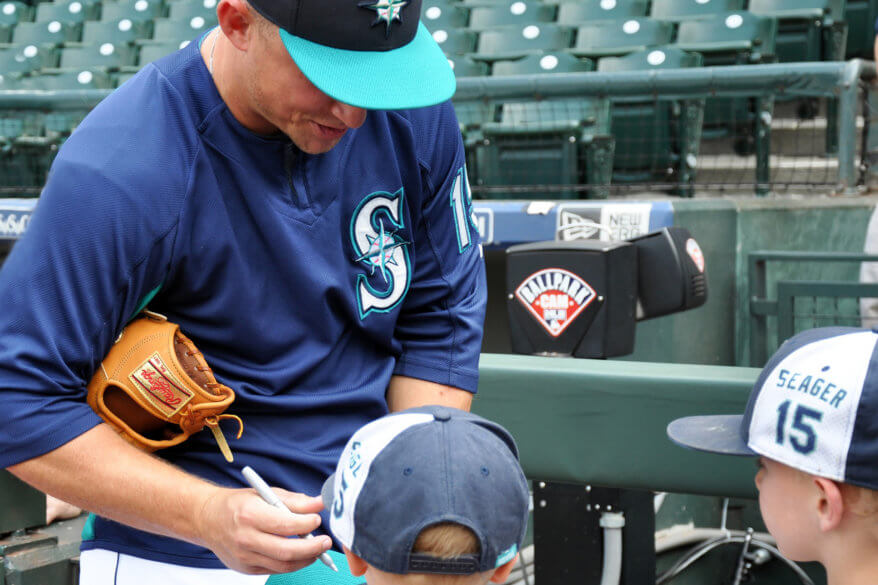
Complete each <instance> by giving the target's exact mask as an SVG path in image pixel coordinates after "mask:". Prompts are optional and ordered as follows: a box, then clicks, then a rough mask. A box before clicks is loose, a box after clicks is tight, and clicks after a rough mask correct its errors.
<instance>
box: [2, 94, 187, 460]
mask: <svg viewBox="0 0 878 585" xmlns="http://www.w3.org/2000/svg"><path fill="white" fill-rule="evenodd" d="M135 105H142V104H135ZM102 106H103V104H101V106H99V108H100V107H102ZM106 107H108V108H111V111H110V112H109V113H108V115H105V116H104V117H103V118H101V117H98V120H96V121H93V122H89V120H88V119H87V120H86V122H85V123H84V124H83V125H82V126H80V128H79V129H77V131H76V132H74V134H73V136H71V138H70V139H69V140H68V142H67V143H66V144H65V146H64V147H63V148H62V149H61V151H60V152H59V154H58V156H57V157H56V160H55V163H54V164H53V167H52V170H51V172H50V177H49V180H48V181H47V184H46V186H45V188H44V189H43V193H42V195H41V196H40V199H39V201H38V203H37V206H36V209H35V211H34V214H33V216H32V218H31V221H30V224H29V225H28V228H27V230H26V232H25V233H24V235H23V236H22V238H21V239H20V240H19V241H18V242H17V243H16V245H15V246H14V248H13V249H12V251H11V253H10V255H9V257H8V258H7V260H6V262H5V263H4V265H3V267H2V270H0V306H2V307H3V308H4V309H3V311H0V402H2V406H3V408H2V409H0V468H4V467H8V466H10V465H13V464H16V463H19V462H22V461H25V460H28V459H31V458H33V457H36V456H39V455H42V454H44V453H47V452H49V451H51V450H53V449H55V448H57V447H59V446H61V445H63V444H64V443H66V442H68V441H70V440H72V439H73V438H75V437H76V436H78V435H80V434H82V433H84V432H85V431H87V430H88V429H90V428H92V427H93V426H95V425H97V424H98V423H99V422H101V421H100V419H99V418H98V417H97V415H96V414H95V413H94V412H93V411H92V410H91V409H90V408H89V406H88V405H87V404H86V400H85V398H86V385H87V383H88V381H89V379H90V378H91V375H92V373H93V372H94V370H95V369H96V367H97V366H98V364H99V362H100V360H101V358H102V357H103V356H104V355H105V354H106V352H107V351H108V350H109V347H110V346H111V345H112V343H113V340H114V339H115V337H116V336H117V335H118V332H119V331H120V330H121V328H122V326H124V324H125V322H126V321H127V320H128V318H129V317H130V315H131V313H132V312H133V311H134V310H135V309H136V307H137V304H138V302H139V301H140V299H141V298H142V297H143V296H144V295H145V294H146V292H148V291H150V290H151V289H153V288H154V287H156V286H157V285H158V284H160V282H161V279H162V277H163V275H164V274H165V273H166V271H167V263H168V259H169V254H170V249H171V248H170V245H171V240H172V238H173V234H174V228H175V224H174V221H175V217H176V216H178V213H176V212H175V210H174V205H176V203H175V202H174V201H173V199H172V198H171V197H168V196H167V195H168V190H169V189H173V188H174V187H175V186H174V185H173V184H172V182H173V181H172V179H170V178H169V177H171V176H173V175H174V173H172V172H167V173H155V172H154V169H155V168H156V167H154V166H152V167H151V166H150V165H154V164H159V161H158V160H154V159H152V158H151V155H150V154H149V149H143V148H141V149H140V154H139V156H140V157H141V158H139V160H138V164H137V167H138V169H137V170H133V169H134V167H135V163H134V162H131V163H126V162H125V161H126V158H127V159H130V158H131V157H132V155H133V153H135V152H137V148H131V147H132V146H134V145H133V144H128V145H126V144H125V142H126V138H130V139H131V140H140V139H145V140H147V141H149V140H150V139H152V138H155V137H154V136H150V135H148V134H147V135H141V136H138V137H136V138H135V137H134V136H131V137H127V136H126V130H125V128H124V126H123V127H122V128H107V127H101V124H100V120H101V119H105V120H113V119H117V120H118V119H119V118H117V117H116V116H118V113H117V112H113V111H112V104H109V105H108V106H106ZM110 131H113V132H114V133H115V134H114V136H115V137H118V138H119V142H120V144H118V145H117V146H114V147H110V146H105V143H106V142H107V136H108V134H107V133H108V132H110ZM114 142H115V141H114ZM145 151H146V152H145ZM153 175H157V176H161V179H155V180H153V181H152V182H151V181H150V177H151V176H153Z"/></svg>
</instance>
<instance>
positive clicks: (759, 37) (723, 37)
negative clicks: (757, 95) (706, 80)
mask: <svg viewBox="0 0 878 585" xmlns="http://www.w3.org/2000/svg"><path fill="white" fill-rule="evenodd" d="M776 43H777V20H775V19H774V18H770V17H764V16H756V15H755V14H752V13H750V12H747V11H740V12H731V13H728V14H716V15H714V16H712V17H707V18H703V19H699V20H692V21H683V22H681V23H680V26H679V28H678V30H677V43H676V44H677V46H678V47H679V48H681V49H683V50H688V51H696V52H699V53H703V54H705V55H708V54H710V53H732V54H735V55H737V59H736V61H737V62H740V63H744V62H761V61H767V60H770V59H771V58H773V56H774V55H775V48H776ZM706 61H707V64H725V62H722V63H715V62H713V61H712V60H711V59H706ZM733 62H734V61H733Z"/></svg>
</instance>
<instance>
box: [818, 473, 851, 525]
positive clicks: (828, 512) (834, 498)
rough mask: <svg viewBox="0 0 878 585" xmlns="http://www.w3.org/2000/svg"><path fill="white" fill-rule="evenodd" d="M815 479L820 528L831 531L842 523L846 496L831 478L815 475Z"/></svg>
mask: <svg viewBox="0 0 878 585" xmlns="http://www.w3.org/2000/svg"><path fill="white" fill-rule="evenodd" d="M813 481H814V485H815V486H816V487H817V491H818V500H817V517H818V519H819V522H820V530H822V531H823V532H829V531H830V530H834V529H835V528H838V525H839V524H841V519H842V516H843V515H844V498H843V497H842V494H841V489H840V488H839V486H838V484H837V483H836V482H834V481H832V480H831V479H826V478H824V477H814V478H813Z"/></svg>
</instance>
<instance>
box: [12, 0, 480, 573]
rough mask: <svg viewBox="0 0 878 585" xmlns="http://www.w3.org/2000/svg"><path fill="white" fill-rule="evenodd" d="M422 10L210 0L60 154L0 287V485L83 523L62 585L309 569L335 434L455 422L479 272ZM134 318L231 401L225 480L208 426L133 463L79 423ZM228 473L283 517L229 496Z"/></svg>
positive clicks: (471, 368) (319, 541)
mask: <svg viewBox="0 0 878 585" xmlns="http://www.w3.org/2000/svg"><path fill="white" fill-rule="evenodd" d="M420 4H421V3H420V1H419V0H375V1H366V2H364V1H363V0H250V2H249V3H248V2H246V1H245V0H220V2H219V3H218V5H217V16H218V20H219V27H218V28H217V29H215V30H213V31H211V32H210V33H208V34H206V35H205V36H204V37H203V38H201V39H199V40H198V41H197V42H193V43H191V44H190V45H189V46H187V47H186V48H184V49H182V50H180V51H179V52H177V53H175V54H172V55H170V56H168V57H166V58H163V59H161V60H159V61H157V62H155V63H154V64H151V65H149V66H147V67H145V68H143V69H142V70H141V71H140V73H139V74H138V75H136V76H135V77H134V78H132V79H131V80H129V81H127V82H126V83H125V84H124V85H123V86H122V87H120V88H119V89H118V90H117V91H115V92H114V93H113V94H112V95H111V96H109V97H108V98H107V99H105V100H104V101H103V102H102V103H101V104H99V105H98V106H97V107H96V108H95V109H94V111H93V112H92V113H91V114H90V115H89V116H88V117H87V118H86V120H85V121H84V122H83V123H82V124H81V125H80V126H79V128H78V129H77V130H76V131H75V132H74V133H73V135H72V136H71V137H70V139H69V140H68V141H67V142H66V144H65V145H64V146H63V147H62V149H61V150H60V152H59V153H58V156H57V158H56V159H55V162H54V164H53V167H52V170H51V172H50V176H49V180H48V182H47V184H46V187H45V189H44V191H43V193H42V196H41V198H40V202H39V205H38V206H37V210H36V211H35V213H34V215H33V218H32V221H31V223H30V226H29V228H28V231H27V233H26V234H25V235H24V237H23V238H22V239H21V240H20V241H19V242H18V243H17V245H16V246H15V249H14V250H13V252H12V254H11V255H10V256H9V258H8V259H7V261H6V263H5V265H4V266H3V269H2V272H0V305H2V306H3V307H5V310H4V311H3V313H2V315H0V393H2V399H3V405H4V408H3V410H2V415H0V417H2V418H0V467H6V468H8V469H9V470H10V471H12V472H13V473H14V474H16V475H17V476H18V477H20V478H22V479H23V480H25V481H27V482H29V483H31V484H32V485H34V486H36V487H38V488H39V489H41V490H43V491H46V492H48V493H50V494H53V495H55V496H57V497H60V498H63V499H64V500H66V501H69V502H70V503H71V504H73V505H76V506H81V507H83V508H84V509H86V510H89V511H91V512H93V514H94V516H93V517H92V518H93V519H92V520H91V521H90V522H89V523H88V524H87V526H86V530H85V533H84V535H83V538H84V540H83V545H82V549H83V552H82V555H81V575H82V582H84V583H111V582H119V583H123V582H124V583H141V582H143V583H145V582H149V583H153V582H156V581H157V580H158V581H160V582H165V583H187V584H193V583H196V584H197V583H210V584H211V585H217V584H219V583H239V582H251V580H252V581H253V582H258V583H264V582H265V581H266V577H265V576H264V575H265V574H273V573H285V572H289V571H295V570H297V569H299V568H302V567H304V566H307V565H310V564H311V563H313V562H314V560H315V558H317V557H318V555H320V554H321V553H323V552H324V551H326V550H327V549H329V548H330V546H331V545H332V542H331V539H330V537H329V536H328V535H327V534H326V532H325V528H324V526H323V524H324V523H323V522H322V521H321V517H320V515H319V513H321V511H322V508H323V505H322V502H321V500H320V499H319V498H318V497H314V496H315V495H316V494H318V493H319V492H320V487H321V485H322V483H323V481H324V479H325V478H326V477H327V475H328V474H329V473H330V472H331V471H332V469H333V466H334V464H335V462H336V461H337V459H338V457H339V455H340V453H341V451H342V449H343V447H344V445H345V443H346V441H347V440H348V438H349V437H350V436H351V435H352V434H353V432H354V431H355V430H356V429H358V428H359V427H361V426H362V425H363V424H365V423H367V422H368V421H370V420H373V419H375V418H378V417H380V416H383V415H384V414H386V413H387V412H388V411H397V410H401V409H405V408H409V407H413V406H419V405H422V404H431V403H432V404H443V405H447V406H452V407H457V408H462V409H468V407H469V404H470V401H471V393H472V392H474V391H475V390H476V385H477V375H478V367H477V366H478V354H479V348H480V344H481V338H482V326H483V319H484V311H485V301H486V288H485V275H484V267H483V260H482V258H481V250H480V247H479V243H478V234H477V232H476V230H475V227H474V224H473V222H472V219H471V217H472V210H471V197H470V192H469V188H468V185H467V177H466V170H465V168H464V152H463V147H462V142H461V137H460V133H459V130H458V125H457V121H456V119H455V116H454V112H453V109H452V107H451V104H450V102H449V101H448V100H449V98H450V97H451V95H452V93H453V92H454V87H455V86H454V77H453V73H452V71H451V69H450V67H449V65H448V63H447V61H446V59H445V58H444V56H443V55H442V53H441V51H440V49H439V48H438V46H437V45H436V44H435V43H434V42H433V40H432V39H431V37H430V35H429V34H428V33H427V31H426V29H425V28H424V27H423V25H421V24H420V23H419V13H420ZM145 300H150V302H149V308H150V309H151V310H152V311H155V312H157V313H160V314H162V315H164V316H166V317H167V318H168V320H169V321H170V322H173V323H175V324H178V325H179V326H180V327H181V330H182V331H183V332H184V333H185V334H186V336H188V337H189V338H190V339H191V340H192V341H193V342H194V343H195V344H196V345H197V346H198V349H199V350H200V351H201V352H202V353H203V356H204V359H205V360H206V361H207V363H208V364H209V365H210V367H211V368H212V369H213V372H214V374H215V375H216V378H217V380H218V381H219V382H220V383H222V384H224V385H226V386H228V387H229V388H232V389H233V390H234V392H235V394H236V400H235V402H234V403H233V404H232V405H231V406H230V408H229V410H228V412H229V413H230V414H233V415H235V416H238V417H240V419H241V420H242V421H243V423H244V433H243V435H242V437H241V438H240V439H239V440H234V439H233V436H234V433H235V431H236V430H237V426H235V425H233V424H231V423H224V424H223V425H220V431H224V433H225V435H227V436H228V439H229V443H230V444H231V448H232V450H233V451H234V454H235V463H234V464H229V463H227V462H226V460H225V459H224V458H223V455H222V454H221V453H220V451H219V449H218V448H217V444H216V442H215V441H214V437H213V436H212V435H211V433H207V432H198V433H195V434H194V435H192V436H191V437H189V439H188V440H186V441H185V442H183V443H181V444H179V445H176V446H174V447H171V448H168V449H165V450H162V451H158V452H157V453H156V454H155V455H150V454H148V453H146V452H144V451H141V450H138V449H136V448H135V447H133V446H131V445H130V444H129V443H128V442H126V441H124V440H123V439H122V438H120V436H119V435H118V434H117V433H116V432H115V431H114V430H113V429H112V428H111V427H109V426H108V425H106V424H101V419H100V418H99V417H98V415H97V414H95V412H94V411H93V410H92V409H91V408H90V407H89V406H88V404H87V403H86V385H87V383H88V381H89V380H90V379H91V378H92V376H93V375H94V374H95V372H96V371H98V370H99V365H100V363H101V360H102V359H103V357H104V356H105V355H107V352H108V350H109V349H110V347H111V346H112V345H113V342H114V340H115V339H116V338H117V337H118V336H119V333H120V332H121V331H122V329H123V327H124V326H125V324H126V323H127V322H128V320H129V319H130V318H131V316H132V315H133V314H135V313H136V312H137V311H138V310H139V309H140V308H141V306H142V305H143V303H144V301H145ZM245 465H246V466H251V467H252V468H254V469H255V470H258V472H259V473H260V474H261V475H262V477H264V478H265V480H266V481H267V482H268V483H269V484H270V485H272V486H274V487H275V489H276V492H277V493H278V494H279V495H280V496H281V498H282V499H283V502H284V503H285V504H286V505H287V506H288V507H289V508H290V509H291V510H292V511H293V512H295V513H296V514H295V515H293V514H279V513H278V511H277V510H276V509H275V508H272V507H271V506H269V505H268V504H266V503H265V502H264V501H263V500H262V499H261V498H260V497H258V496H257V494H256V492H254V491H253V490H251V489H245V487H244V486H245V484H244V481H243V478H242V477H241V474H240V469H241V467H243V466H245ZM323 513H325V512H323ZM312 531H313V532H314V535H315V537H314V538H290V537H293V536H302V535H306V534H308V533H310V532H312ZM327 570H328V569H327ZM244 574H253V575H263V576H258V577H248V576H246V575H244Z"/></svg>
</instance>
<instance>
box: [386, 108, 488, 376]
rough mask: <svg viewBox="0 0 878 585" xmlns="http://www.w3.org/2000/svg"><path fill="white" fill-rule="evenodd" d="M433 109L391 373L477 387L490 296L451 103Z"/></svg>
mask: <svg viewBox="0 0 878 585" xmlns="http://www.w3.org/2000/svg"><path fill="white" fill-rule="evenodd" d="M432 115H433V116H434V119H433V124H434V128H435V127H436V126H438V130H435V129H434V130H433V131H432V134H434V135H435V139H433V138H434V137H433V136H431V133H430V132H425V131H423V130H422V132H424V133H425V134H426V135H427V136H430V138H429V139H426V142H427V143H429V147H427V149H426V150H427V152H426V153H425V154H424V158H425V161H424V163H422V166H423V168H424V170H423V174H424V181H423V184H424V185H425V191H426V192H425V193H423V194H421V197H420V198H413V199H414V200H415V201H418V202H419V204H420V209H418V210H415V211H414V212H413V215H414V216H415V217H416V218H418V223H417V225H416V226H415V227H414V238H415V242H414V244H415V245H414V248H413V249H414V250H415V259H414V262H413V266H414V272H413V275H412V282H411V288H410V290H409V292H408V294H407V295H406V300H405V302H404V304H403V307H402V312H401V315H400V318H399V321H398V322H397V328H396V336H397V338H398V339H399V340H400V341H401V342H402V345H403V353H402V355H401V356H400V358H399V359H398V360H397V364H396V368H395V371H394V373H395V374H399V375H403V376H409V377H412V378H419V379H423V380H428V381H431V382H436V383H438V384H444V385H448V386H453V387H456V388H460V389H462V390H467V391H470V392H475V391H476V388H477V385H478V364H479V352H480V350H481V344H482V332H483V327H484V320H485V307H486V302H487V284H486V280H485V266H484V259H483V254H482V248H481V244H480V242H479V235H478V232H477V230H476V228H475V222H474V220H473V219H472V196H471V194H470V189H469V184H468V181H467V174H466V166H465V157H464V149H463V141H462V139H461V136H460V130H459V128H458V125H457V119H456V118H455V116H454V110H453V108H452V107H451V104H450V102H449V103H446V104H442V105H441V106H439V107H438V108H437V109H436V110H434V111H433V113H432ZM436 118H438V121H437V119H436ZM416 129H417V126H416ZM422 140H424V139H423V138H422Z"/></svg>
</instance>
